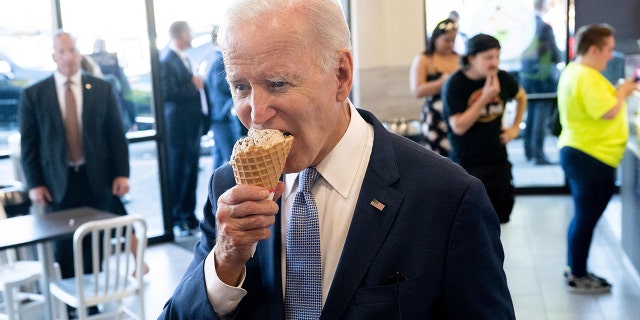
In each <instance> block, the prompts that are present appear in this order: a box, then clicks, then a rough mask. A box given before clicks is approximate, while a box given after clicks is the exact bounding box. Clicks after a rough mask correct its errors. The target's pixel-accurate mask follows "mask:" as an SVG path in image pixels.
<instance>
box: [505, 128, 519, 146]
mask: <svg viewBox="0 0 640 320" xmlns="http://www.w3.org/2000/svg"><path fill="white" fill-rule="evenodd" d="M519 133H520V129H519V128H518V127H517V126H513V127H511V128H507V129H504V130H502V133H501V134H500V142H501V143H502V144H507V143H508V142H509V141H511V140H513V139H515V138H517V137H518V134H519Z"/></svg>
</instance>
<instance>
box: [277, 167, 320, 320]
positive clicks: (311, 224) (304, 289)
mask: <svg viewBox="0 0 640 320" xmlns="http://www.w3.org/2000/svg"><path fill="white" fill-rule="evenodd" d="M319 177H320V173H319V172H318V170H316V169H315V168H307V169H305V170H304V171H302V173H301V174H300V179H299V181H298V192H297V193H296V196H295V199H294V200H293V206H292V207H291V215H290V216H289V225H288V227H287V280H286V286H285V299H284V302H285V314H286V318H287V319H295V320H298V319H319V318H320V312H321V311H322V263H321V261H320V223H319V221H318V207H317V206H316V201H315V199H314V198H313V195H312V194H311V187H312V186H313V184H314V183H315V182H316V180H318V178H319Z"/></svg>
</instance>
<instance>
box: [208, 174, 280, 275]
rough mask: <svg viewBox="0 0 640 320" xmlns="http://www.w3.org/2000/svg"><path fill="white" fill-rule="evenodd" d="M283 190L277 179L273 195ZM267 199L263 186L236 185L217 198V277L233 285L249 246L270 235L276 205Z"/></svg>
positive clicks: (247, 253) (246, 259)
mask: <svg viewBox="0 0 640 320" xmlns="http://www.w3.org/2000/svg"><path fill="white" fill-rule="evenodd" d="M283 191H284V183H282V182H278V185H277V186H276V191H275V193H274V196H273V199H274V200H276V199H278V198H279V197H280V196H281V195H282V193H283ZM274 200H270V194H269V191H268V190H267V189H265V188H262V187H256V186H243V185H237V186H235V187H233V188H231V189H229V190H227V191H226V192H225V193H223V194H222V195H221V196H220V198H218V211H217V212H216V224H217V229H218V235H217V240H216V245H215V247H214V250H215V263H216V271H217V273H218V277H219V278H220V280H222V281H223V282H224V283H226V284H228V285H230V286H235V285H236V284H237V282H238V279H239V278H240V275H241V273H242V270H243V268H244V265H245V264H246V263H247V261H248V260H249V258H251V254H252V246H253V244H254V243H257V242H258V241H260V240H264V239H268V238H269V237H271V230H269V227H271V226H272V225H273V224H274V223H275V219H276V218H275V215H276V214H277V213H278V210H279V208H278V205H277V203H276V202H275V201H274Z"/></svg>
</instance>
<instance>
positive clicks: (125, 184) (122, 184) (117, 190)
mask: <svg viewBox="0 0 640 320" xmlns="http://www.w3.org/2000/svg"><path fill="white" fill-rule="evenodd" d="M127 192H129V178H127V177H116V178H115V179H113V186H112V187H111V194H113V195H114V196H118V197H122V196H124V195H125V194H127Z"/></svg>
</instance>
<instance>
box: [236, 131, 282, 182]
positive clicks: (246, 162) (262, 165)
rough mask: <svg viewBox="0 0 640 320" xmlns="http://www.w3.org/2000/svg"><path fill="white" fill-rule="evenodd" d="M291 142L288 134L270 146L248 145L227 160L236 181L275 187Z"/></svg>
mask: <svg viewBox="0 0 640 320" xmlns="http://www.w3.org/2000/svg"><path fill="white" fill-rule="evenodd" d="M292 143H293V137H292V136H288V137H286V138H285V139H284V141H281V142H278V143H274V144H273V145H271V146H270V147H266V146H250V147H248V148H247V150H245V151H243V152H239V153H238V154H236V155H235V157H232V159H231V161H229V164H231V167H232V168H233V175H234V177H235V179H236V183H237V184H242V185H252V186H261V187H264V188H267V189H269V190H272V189H275V187H276V184H277V183H278V180H279V179H280V175H282V169H283V168H284V164H285V162H286V160H287V156H288V155H289V150H290V149H291V144H292Z"/></svg>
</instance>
